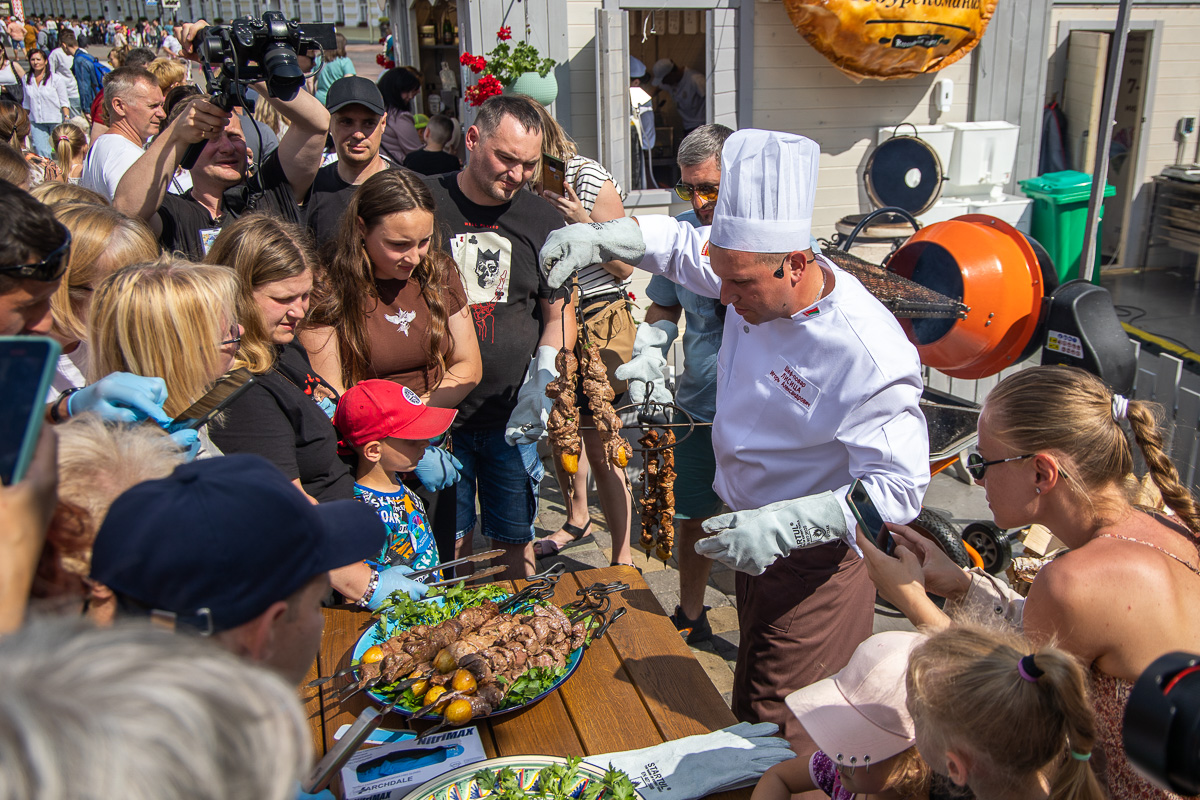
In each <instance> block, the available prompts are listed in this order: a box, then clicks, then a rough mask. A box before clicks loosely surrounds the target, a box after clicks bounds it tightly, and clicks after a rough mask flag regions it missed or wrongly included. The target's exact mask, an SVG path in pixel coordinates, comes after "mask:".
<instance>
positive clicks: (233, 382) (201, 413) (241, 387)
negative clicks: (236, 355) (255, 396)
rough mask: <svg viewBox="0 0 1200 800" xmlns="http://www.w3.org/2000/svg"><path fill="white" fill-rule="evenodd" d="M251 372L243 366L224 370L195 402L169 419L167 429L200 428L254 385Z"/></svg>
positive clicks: (173, 430) (171, 430)
mask: <svg viewBox="0 0 1200 800" xmlns="http://www.w3.org/2000/svg"><path fill="white" fill-rule="evenodd" d="M254 382H255V378H254V375H253V373H251V372H250V370H248V369H246V368H245V367H239V368H238V369H235V370H233V371H231V372H226V373H225V374H224V375H222V376H221V377H220V378H219V379H217V382H216V383H214V384H213V385H212V386H211V387H209V390H208V391H207V392H205V393H204V396H203V397H201V398H200V399H199V400H197V401H196V402H194V403H192V404H191V405H190V406H188V407H187V408H185V409H184V410H183V411H182V412H181V413H180V414H179V416H178V417H176V418H175V419H174V420H172V421H171V424H170V425H168V426H167V430H168V431H170V432H171V433H174V432H175V431H181V430H188V429H196V428H202V427H204V426H205V425H207V424H208V423H209V422H211V421H212V418H213V417H215V416H216V415H217V414H220V413H221V411H223V410H224V409H226V408H228V407H229V404H230V403H232V402H233V401H234V400H237V399H238V398H239V397H241V396H242V395H243V394H244V393H245V391H246V390H247V389H249V388H250V387H251V386H253V385H254Z"/></svg>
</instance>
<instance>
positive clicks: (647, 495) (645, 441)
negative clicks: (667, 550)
mask: <svg viewBox="0 0 1200 800" xmlns="http://www.w3.org/2000/svg"><path fill="white" fill-rule="evenodd" d="M638 444H640V445H641V446H642V448H643V450H642V459H643V468H642V512H641V518H642V536H641V539H640V540H639V544H640V545H641V546H642V549H644V550H645V551H646V553H647V555H648V554H649V553H650V551H651V550H653V549H654V542H655V535H654V534H655V531H656V530H657V529H658V523H659V513H658V497H657V495H656V494H655V493H654V491H653V488H654V485H655V484H656V483H657V478H658V469H659V465H658V451H657V450H656V449H654V448H655V447H656V446H657V445H658V431H656V430H654V429H653V428H651V429H650V430H648V431H646V433H645V434H644V435H643V436H642V438H640V439H638Z"/></svg>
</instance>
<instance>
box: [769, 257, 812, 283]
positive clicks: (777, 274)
mask: <svg viewBox="0 0 1200 800" xmlns="http://www.w3.org/2000/svg"><path fill="white" fill-rule="evenodd" d="M791 255H792V254H791V253H788V254H787V255H786V256H784V257H783V261H780V262H779V269H777V270H775V273H774V275H775V277H776V278H781V279H782V278H783V265H784V264H786V263H787V262H788V259H789V258H791ZM800 258H801V259H803V261H804V264H802V265H801V269H803V268H804V266H806V265H807V264H808V258H807V256H805V255H804V254H803V253H801V254H800Z"/></svg>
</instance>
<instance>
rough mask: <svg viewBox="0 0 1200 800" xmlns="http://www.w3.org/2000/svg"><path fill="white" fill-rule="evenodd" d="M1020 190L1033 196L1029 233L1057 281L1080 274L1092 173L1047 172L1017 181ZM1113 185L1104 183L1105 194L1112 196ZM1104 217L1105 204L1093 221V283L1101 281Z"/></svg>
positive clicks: (1070, 278) (1070, 171)
mask: <svg viewBox="0 0 1200 800" xmlns="http://www.w3.org/2000/svg"><path fill="white" fill-rule="evenodd" d="M1020 184H1021V191H1023V192H1024V193H1025V195H1026V197H1030V198H1032V199H1033V224H1032V226H1031V234H1032V236H1033V238H1034V239H1036V240H1037V241H1038V243H1039V244H1041V245H1042V247H1044V248H1046V252H1048V253H1049V254H1050V258H1051V259H1053V260H1054V269H1055V271H1056V272H1057V273H1058V279H1059V281H1060V282H1062V283H1065V282H1067V281H1070V280H1074V279H1076V278H1078V277H1079V262H1080V261H1081V260H1082V259H1083V231H1084V227H1085V226H1086V225H1087V212H1088V198H1089V197H1090V196H1091V193H1092V176H1091V175H1088V174H1087V173H1085V172H1076V171H1075V170H1066V171H1064V172H1047V173H1046V174H1045V175H1039V176H1038V177H1036V178H1029V179H1028V180H1023V181H1021V182H1020ZM1116 193H1117V190H1116V187H1114V186H1109V185H1108V184H1105V186H1104V196H1105V197H1112V196H1113V195H1114V194H1116ZM1101 219H1104V204H1103V203H1101V204H1100V216H1099V218H1098V219H1097V220H1096V233H1097V238H1096V265H1095V268H1094V269H1093V270H1092V283H1097V284H1098V283H1100V240H1099V233H1100V220H1101Z"/></svg>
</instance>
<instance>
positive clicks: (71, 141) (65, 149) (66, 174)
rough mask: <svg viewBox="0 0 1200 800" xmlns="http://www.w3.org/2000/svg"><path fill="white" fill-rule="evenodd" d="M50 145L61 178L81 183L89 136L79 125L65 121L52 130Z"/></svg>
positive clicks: (69, 181)
mask: <svg viewBox="0 0 1200 800" xmlns="http://www.w3.org/2000/svg"><path fill="white" fill-rule="evenodd" d="M50 147H51V149H52V150H53V152H54V161H55V162H56V163H57V164H58V172H59V175H60V176H61V177H60V178H59V180H61V181H62V182H63V183H79V178H80V176H82V175H83V159H84V157H85V156H86V155H87V137H86V136H84V135H83V131H82V130H80V129H79V126H78V125H74V124H72V123H70V122H64V123H63V124H61V125H57V126H55V128H54V130H52V131H51V132H50Z"/></svg>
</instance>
